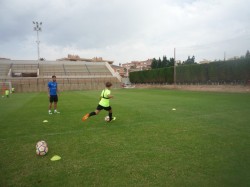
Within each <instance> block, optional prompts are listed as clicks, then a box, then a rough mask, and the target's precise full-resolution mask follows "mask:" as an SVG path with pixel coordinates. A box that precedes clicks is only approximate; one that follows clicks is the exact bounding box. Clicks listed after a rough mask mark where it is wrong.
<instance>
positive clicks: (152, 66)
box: [151, 58, 157, 69]
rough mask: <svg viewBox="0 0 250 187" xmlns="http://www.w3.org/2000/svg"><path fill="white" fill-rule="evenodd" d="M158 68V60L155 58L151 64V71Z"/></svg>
mask: <svg viewBox="0 0 250 187" xmlns="http://www.w3.org/2000/svg"><path fill="white" fill-rule="evenodd" d="M156 68H157V60H156V59H155V58H153V60H152V63H151V69H156Z"/></svg>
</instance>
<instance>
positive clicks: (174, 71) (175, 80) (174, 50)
mask: <svg viewBox="0 0 250 187" xmlns="http://www.w3.org/2000/svg"><path fill="white" fill-rule="evenodd" d="M175 61H176V60H175V48H174V86H176V62H175Z"/></svg>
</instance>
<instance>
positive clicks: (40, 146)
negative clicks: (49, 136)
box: [36, 140, 49, 156]
mask: <svg viewBox="0 0 250 187" xmlns="http://www.w3.org/2000/svg"><path fill="white" fill-rule="evenodd" d="M48 151H49V148H48V144H47V143H46V142H45V141H43V140H41V141H39V142H37V144H36V154H37V155H39V156H43V155H46V154H47V152H48Z"/></svg>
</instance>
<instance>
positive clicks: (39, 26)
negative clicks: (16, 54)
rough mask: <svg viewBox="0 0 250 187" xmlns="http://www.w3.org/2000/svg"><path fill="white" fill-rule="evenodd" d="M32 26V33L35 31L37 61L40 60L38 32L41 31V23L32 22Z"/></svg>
mask: <svg viewBox="0 0 250 187" xmlns="http://www.w3.org/2000/svg"><path fill="white" fill-rule="evenodd" d="M33 25H34V31H36V36H37V41H36V43H37V56H38V60H40V50H39V44H40V41H39V32H41V31H42V22H40V23H38V22H37V21H33Z"/></svg>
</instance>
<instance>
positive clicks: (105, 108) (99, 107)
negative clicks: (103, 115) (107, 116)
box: [96, 105, 112, 111]
mask: <svg viewBox="0 0 250 187" xmlns="http://www.w3.org/2000/svg"><path fill="white" fill-rule="evenodd" d="M102 109H104V110H106V111H110V110H111V109H112V108H111V106H108V107H104V106H102V105H98V106H97V107H96V110H102Z"/></svg>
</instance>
